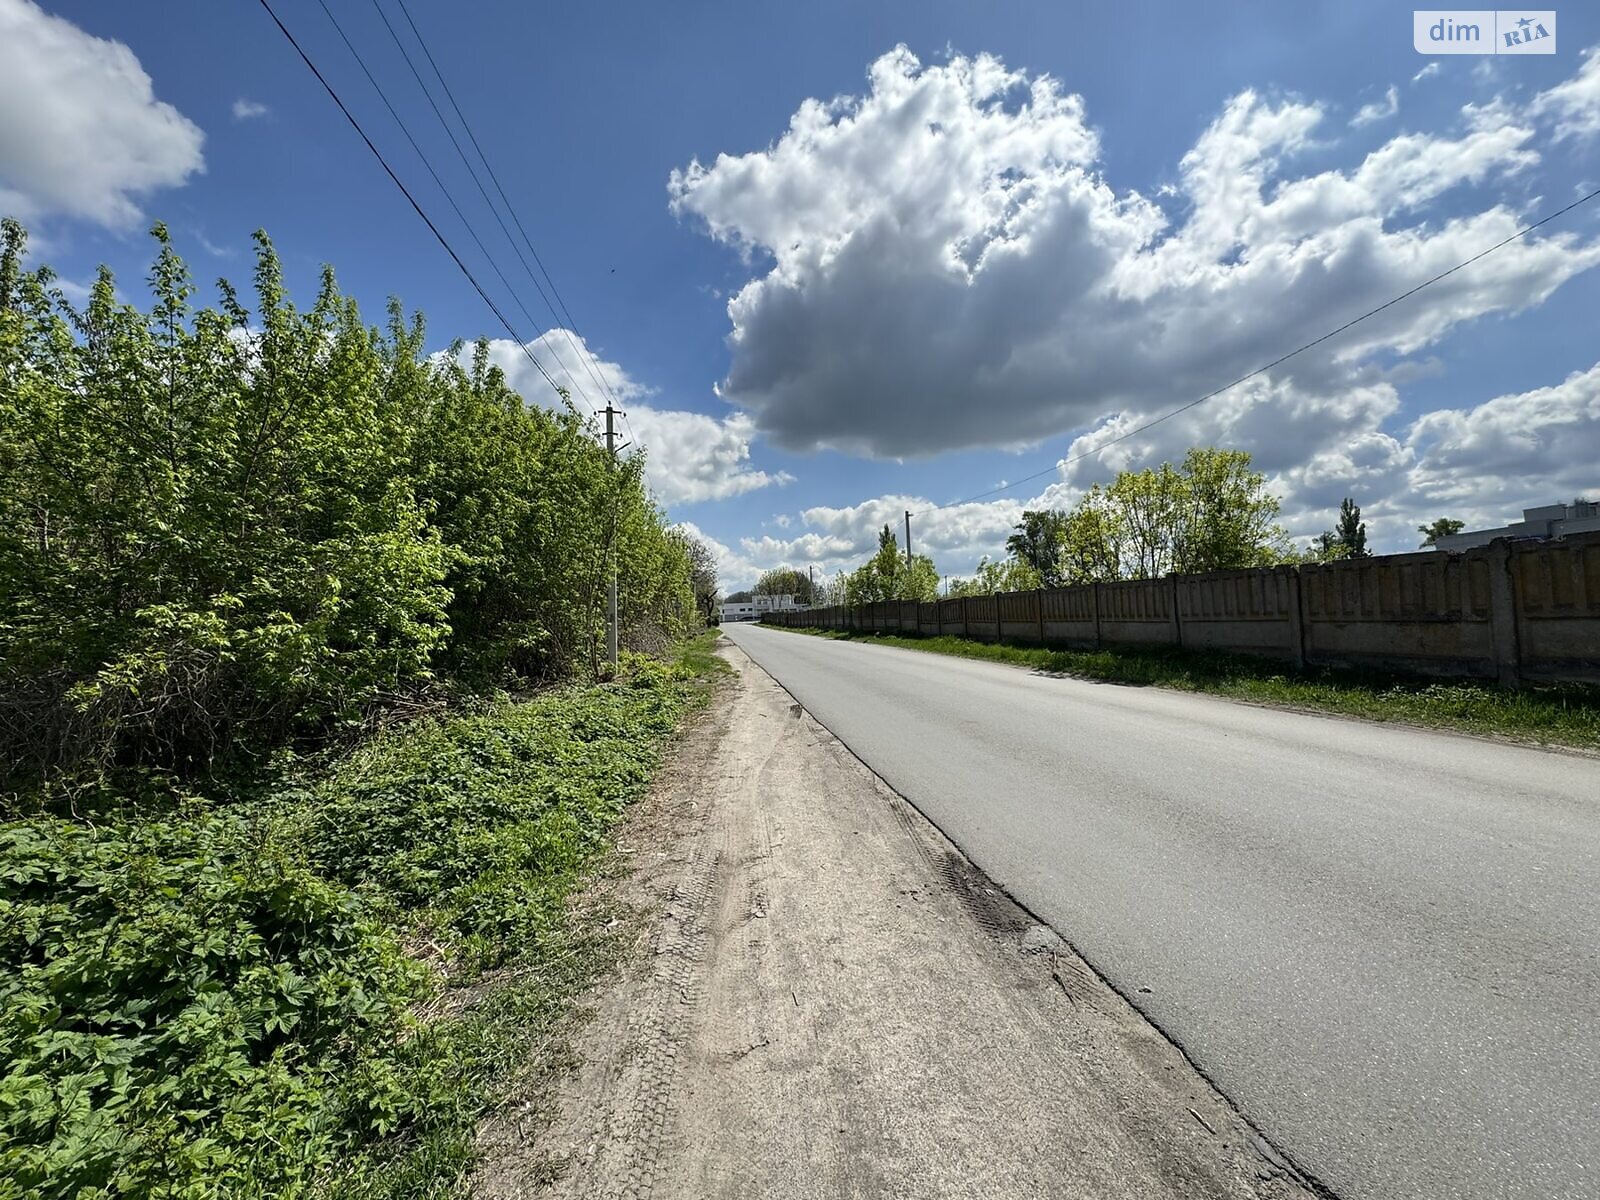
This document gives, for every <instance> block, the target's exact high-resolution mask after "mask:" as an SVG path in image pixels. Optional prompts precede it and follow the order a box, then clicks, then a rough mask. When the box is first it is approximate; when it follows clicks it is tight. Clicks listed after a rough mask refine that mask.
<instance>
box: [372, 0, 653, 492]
mask: <svg viewBox="0 0 1600 1200" xmlns="http://www.w3.org/2000/svg"><path fill="white" fill-rule="evenodd" d="M395 2H396V4H397V5H398V6H399V9H400V13H401V15H402V16H404V17H405V20H406V24H407V25H408V26H409V27H410V29H411V35H412V37H414V38H415V39H416V42H417V45H418V46H419V47H420V48H421V50H422V53H423V55H424V56H425V57H426V58H427V60H428V66H429V68H430V69H431V70H432V71H433V75H434V78H435V79H437V80H438V81H439V86H440V88H441V89H443V91H444V95H445V99H446V100H447V101H448V102H449V104H450V108H451V110H452V111H453V112H454V113H455V115H456V120H457V121H459V122H460V123H461V128H462V130H463V131H464V132H465V133H466V135H467V140H468V141H470V142H471V143H472V148H473V150H474V151H475V152H476V153H477V155H478V160H479V161H480V162H481V163H482V164H483V169H484V170H485V172H487V173H488V176H489V182H490V183H491V184H492V185H493V186H494V190H495V194H496V195H497V196H499V197H500V203H501V204H502V205H503V206H504V208H505V211H506V215H508V216H509V217H510V218H511V221H512V224H514V225H515V226H516V228H517V232H518V233H519V234H521V235H522V241H523V244H524V245H526V246H527V247H528V253H529V254H530V255H532V257H533V261H534V263H535V265H537V266H538V268H539V273H540V274H541V275H543V276H544V281H545V283H546V284H547V285H548V286H549V289H550V291H549V295H546V293H545V289H544V288H543V287H540V286H539V281H538V280H537V279H535V278H534V275H533V270H532V268H530V267H529V266H528V260H527V259H526V258H523V256H522V252H521V251H520V250H518V249H517V246H516V242H515V240H514V239H512V237H511V232H510V230H508V229H507V228H506V225H505V222H504V221H503V220H500V217H499V212H498V210H496V209H495V207H494V204H493V202H492V201H490V199H489V197H488V195H487V194H484V188H483V184H482V182H481V181H480V180H479V179H478V176H477V172H476V171H475V170H473V167H472V165H471V163H469V162H467V159H466V155H465V154H464V153H463V152H462V149H461V144H460V142H458V141H456V138H455V135H454V134H453V133H452V132H451V130H450V126H449V123H448V122H447V121H445V119H444V115H443V114H442V113H440V111H439V107H438V105H437V104H434V103H433V98H432V96H431V95H429V97H428V99H429V103H430V105H432V107H433V111H434V115H435V116H437V117H438V118H439V122H440V124H441V125H443V126H444V127H445V132H446V133H447V134H449V135H450V140H451V143H452V144H453V145H454V146H455V147H456V153H457V154H459V155H461V159H462V162H463V164H465V165H466V167H467V170H468V172H469V173H470V174H471V175H472V177H473V182H475V183H477V184H478V191H479V193H480V194H483V198H484V202H485V203H486V204H488V205H489V208H490V211H492V212H494V213H495V218H496V220H497V221H499V224H500V230H501V232H502V233H504V234H505V235H506V240H507V241H509V242H511V245H512V249H513V250H515V251H516V253H517V258H518V260H519V261H520V262H521V263H522V269H523V270H524V271H526V272H527V274H528V278H529V279H530V280H531V281H532V283H533V286H534V288H535V290H537V291H538V293H539V298H540V299H541V300H543V301H544V303H545V307H546V308H547V309H549V310H550V316H551V318H552V319H553V320H554V321H555V323H556V327H557V328H558V329H560V330H561V333H562V336H563V337H565V338H566V340H567V345H568V346H569V347H571V349H572V352H573V354H575V355H576V356H577V357H578V359H579V361H580V362H582V363H583V366H584V370H585V371H586V372H588V375H589V378H590V379H591V380H592V381H593V382H594V383H595V384H596V386H598V387H599V388H600V389H601V390H602V391H603V392H604V394H605V397H606V399H607V401H608V403H609V404H610V405H611V406H613V407H615V408H616V409H617V411H618V413H619V414H620V415H621V417H622V423H623V425H624V426H625V427H626V428H627V430H628V437H629V439H630V441H632V443H633V444H634V445H635V446H637V447H638V448H639V449H640V450H643V449H644V440H643V439H642V438H641V437H640V436H639V434H638V432H637V431H636V430H635V429H634V427H633V420H632V418H631V417H630V416H629V415H628V412H627V410H626V409H625V408H623V407H622V398H621V397H620V396H618V395H617V392H616V389H615V388H613V387H612V386H611V383H610V381H609V380H607V379H606V377H605V374H604V372H602V371H599V370H598V360H597V358H596V356H595V354H594V352H593V351H592V350H590V349H589V348H588V341H587V339H585V338H584V336H583V331H582V330H581V329H579V328H578V322H577V320H576V319H575V318H574V317H573V315H572V311H571V310H570V309H569V308H568V307H567V302H566V300H565V299H564V298H563V297H562V295H561V289H560V288H559V287H557V286H556V281H555V280H554V279H553V278H552V277H551V275H550V271H549V269H548V268H547V267H546V266H545V265H544V260H543V259H542V258H540V257H539V251H538V248H537V247H535V246H534V244H533V239H532V237H530V236H529V234H528V230H527V228H526V227H525V226H524V225H523V223H522V218H521V217H520V216H518V215H517V209H516V206H515V205H513V204H512V203H511V198H510V197H509V196H507V195H506V189H505V187H504V185H503V184H502V183H501V182H500V176H499V175H498V174H497V173H496V172H495V169H494V164H493V163H491V162H490V161H489V155H488V153H487V152H486V151H485V150H484V148H483V144H482V143H481V142H479V141H478V135H477V134H476V133H474V132H473V129H472V122H471V121H469V120H467V115H466V113H464V112H463V111H462V110H461V105H460V103H459V102H458V101H457V100H456V96H455V92H454V91H452V90H451V87H450V82H449V80H447V79H446V78H445V77H444V71H443V70H442V69H441V68H440V66H439V63H438V60H437V59H435V58H434V56H433V51H432V49H431V48H430V47H429V45H428V39H427V38H425V37H424V36H423V35H422V31H421V29H419V28H418V27H417V23H416V21H415V20H414V19H413V17H412V16H411V9H410V8H409V7H408V6H407V4H406V0H395ZM372 3H373V7H375V8H377V9H378V15H379V17H380V18H382V19H383V23H384V26H385V27H386V28H388V30H389V35H390V37H393V38H394V39H395V44H396V46H399V47H400V53H401V55H402V57H404V58H405V59H406V65H407V66H410V67H411V73H412V75H413V77H416V78H417V83H418V86H420V87H422V89H423V92H424V94H427V93H428V89H427V86H426V85H425V84H423V83H422V80H421V78H420V76H418V72H417V70H416V67H415V66H414V65H413V64H412V62H411V57H410V55H409V54H407V53H406V50H405V47H404V46H402V45H401V44H400V39H399V38H398V37H397V36H396V35H395V31H394V28H393V26H392V25H390V23H389V20H388V18H387V17H385V16H384V14H383V9H382V8H381V7H380V6H379V0H372ZM551 296H554V297H555V304H554V305H552V303H551V299H550V297H551ZM557 306H559V308H560V310H561V311H560V313H559V315H558V314H557V312H556V307H557ZM574 335H576V338H577V341H574V340H573V339H574ZM580 390H581V389H580ZM645 477H646V480H647V481H648V478H649V470H648V468H646V469H645Z"/></svg>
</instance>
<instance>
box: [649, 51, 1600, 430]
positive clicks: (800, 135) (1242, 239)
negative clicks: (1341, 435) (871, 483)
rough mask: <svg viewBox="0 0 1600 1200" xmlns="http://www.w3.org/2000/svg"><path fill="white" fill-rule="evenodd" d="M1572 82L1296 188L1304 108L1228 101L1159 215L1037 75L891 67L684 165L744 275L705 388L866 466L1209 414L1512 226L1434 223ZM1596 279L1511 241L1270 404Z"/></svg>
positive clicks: (905, 58) (1304, 373)
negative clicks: (1447, 202)
mask: <svg viewBox="0 0 1600 1200" xmlns="http://www.w3.org/2000/svg"><path fill="white" fill-rule="evenodd" d="M1593 65H1594V63H1593V56H1591V58H1590V60H1589V61H1588V62H1586V64H1585V67H1584V73H1583V75H1582V76H1580V79H1583V80H1586V79H1587V78H1588V73H1589V72H1590V71H1591V70H1592V69H1593ZM1568 87H1569V85H1563V86H1562V87H1561V88H1557V89H1554V90H1553V91H1552V92H1550V93H1546V94H1545V96H1543V97H1540V98H1539V100H1538V101H1536V102H1535V103H1534V104H1532V105H1530V106H1527V107H1525V108H1522V109H1519V108H1517V107H1516V106H1514V105H1511V104H1506V103H1500V102H1496V103H1493V104H1488V105H1483V106H1479V107H1476V108H1469V109H1467V110H1465V111H1464V112H1463V113H1462V114H1461V116H1460V118H1459V121H1458V122H1457V126H1456V127H1455V128H1453V129H1449V130H1445V131H1441V132H1435V133H1404V134H1400V135H1398V136H1396V137H1393V138H1391V139H1390V140H1388V141H1387V142H1385V143H1383V144H1382V145H1380V146H1379V147H1377V148H1376V149H1374V150H1372V151H1371V152H1370V153H1368V154H1366V155H1364V156H1362V157H1361V158H1359V159H1358V160H1356V161H1353V162H1350V163H1349V164H1348V165H1346V166H1344V167H1343V168H1339V169H1327V170H1320V171H1316V172H1313V173H1296V171H1295V170H1294V165H1295V163H1296V161H1297V159H1298V158H1299V157H1300V156H1301V155H1303V154H1304V153H1306V152H1308V151H1309V150H1311V149H1312V148H1314V147H1317V148H1319V149H1322V150H1325V149H1326V147H1324V146H1320V144H1319V143H1318V142H1317V140H1316V139H1317V136H1318V131H1319V129H1320V128H1321V127H1322V124H1323V119H1324V115H1325V113H1324V109H1323V107H1322V106H1321V105H1320V104H1318V103H1315V102H1312V101H1308V100H1303V99H1297V98H1271V97H1267V96H1263V95H1260V94H1257V93H1255V92H1252V91H1246V92H1243V93H1241V94H1240V95H1238V96H1235V97H1234V98H1233V99H1231V100H1229V101H1228V102H1227V103H1226V104H1225V105H1224V106H1223V108H1222V111H1221V112H1220V113H1219V114H1218V115H1217V117H1216V118H1215V119H1214V120H1213V121H1212V122H1211V124H1210V126H1209V127H1208V128H1207V129H1206V130H1205V132H1204V133H1203V134H1202V135H1201V136H1200V137H1199V139H1198V140H1197V141H1196V143H1195V145H1194V146H1193V147H1192V148H1191V149H1190V150H1189V152H1188V153H1187V154H1185V155H1184V156H1183V158H1182V160H1181V162H1180V163H1179V164H1178V175H1177V182H1176V184H1175V186H1174V188H1173V191H1172V194H1171V196H1170V197H1162V198H1161V202H1159V203H1158V202H1157V200H1155V199H1152V198H1149V197H1146V196H1143V195H1141V194H1139V193H1138V192H1135V191H1131V190H1118V189H1116V188H1115V187H1114V185H1113V182H1112V181H1111V180H1109V179H1108V178H1107V177H1106V174H1105V171H1104V168H1103V166H1102V161H1101V158H1100V150H1099V140H1098V136H1097V134H1096V132H1095V131H1094V130H1093V128H1092V127H1091V126H1090V124H1089V123H1088V118H1087V116H1086V113H1085V107H1084V103H1083V101H1082V100H1081V99H1080V98H1079V97H1077V96H1074V95H1071V94H1070V93H1068V92H1067V91H1066V89H1065V88H1064V87H1063V86H1062V85H1061V84H1060V83H1059V82H1058V81H1056V80H1054V79H1052V78H1050V77H1048V76H1037V77H1029V76H1027V75H1025V74H1024V73H1023V72H1020V71H1013V70H1010V69H1008V68H1007V67H1005V66H1004V64H1002V63H1001V62H1000V61H999V60H997V59H995V58H993V57H990V56H985V55H979V56H976V57H972V58H967V57H961V56H956V57H953V58H951V59H950V60H949V61H948V62H946V63H942V64H935V65H931V66H924V65H923V64H922V63H920V62H919V61H918V60H917V59H916V58H915V57H914V56H913V55H911V54H910V53H909V52H908V51H906V50H905V49H904V48H901V49H899V50H896V51H894V52H892V53H890V54H887V55H885V56H884V57H882V58H881V59H879V60H878V61H877V62H876V63H874V64H873V66H872V68H871V71H870V76H869V86H868V90H867V91H866V93H865V94H863V95H860V96H848V97H841V98H837V99H834V100H830V101H821V100H809V101H807V102H805V103H804V104H802V105H801V106H800V108H799V109H798V111H797V112H796V113H795V115H794V117H793V118H792V119H791V121H790V123H789V127H788V129H787V130H786V131H784V132H783V134H782V136H781V137H779V138H778V139H777V140H776V141H775V142H774V143H773V144H772V145H770V146H768V147H767V148H765V149H762V150H757V151H753V152H750V153H745V154H737V155H730V154H723V155H719V156H718V157H717V158H716V160H715V161H714V162H712V163H710V164H709V165H707V164H702V163H700V162H695V163H692V164H690V165H689V166H688V167H686V168H684V169H682V170H679V171H675V172H673V174H672V176H671V180H670V183H669V190H670V196H671V203H672V206H673V208H674V210H675V211H676V212H677V213H678V214H680V215H681V216H683V217H684V218H686V219H694V220H697V221H699V222H702V223H703V225H704V228H705V229H706V230H707V231H708V232H709V233H710V235H711V236H713V237H714V238H717V239H719V240H721V241H723V242H726V243H728V244H730V245H732V246H734V247H736V248H738V249H739V250H740V251H741V252H742V253H743V254H745V255H746V256H747V257H748V259H749V261H750V262H751V263H752V264H755V265H756V274H755V275H754V277H753V278H751V279H750V280H749V281H748V282H747V283H746V284H745V285H744V287H743V288H742V289H740V291H739V292H738V293H737V294H736V295H735V296H734V297H733V298H732V299H731V300H730V302H729V305H728V314H729V318H730V321H731V326H732V331H731V335H730V348H731V351H732V362H731V366H730V368H729V370H728V373H727V376H726V378H725V379H724V380H723V381H722V384H721V392H722V394H723V396H724V398H725V399H727V400H729V401H730V402H731V403H733V404H735V405H737V406H738V407H739V408H741V409H743V410H744V411H746V412H748V413H749V414H750V415H751V416H752V417H753V419H754V421H755V425H756V428H757V429H759V430H760V431H761V433H763V434H764V435H766V436H768V437H770V438H771V439H772V440H773V441H774V442H776V443H777V444H779V445H781V446H784V447H786V448H790V449H802V450H810V449H815V448H818V447H824V446H827V447H834V448H837V449H840V450H844V451H846V452H851V453H857V454H865V455H872V456H880V457H901V456H916V455H933V454H938V453H941V452H943V451H946V450H950V449H955V448H967V447H974V446H983V445H987V446H999V447H1016V446H1022V445H1026V444H1030V443H1033V442H1036V441H1038V440H1040V439H1042V438H1044V437H1047V436H1049V435H1052V434H1060V433H1063V432H1066V431H1069V430H1072V429H1085V428H1094V427H1097V426H1099V425H1100V424H1101V423H1102V422H1105V421H1107V420H1110V419H1121V418H1127V419H1129V420H1131V421H1132V423H1137V420H1136V419H1137V418H1141V417H1145V416H1148V415H1150V414H1153V413H1156V412H1159V411H1162V410H1164V409H1166V408H1169V407H1171V406H1172V405H1173V404H1174V403H1175V402H1176V401H1179V400H1182V399H1188V398H1193V397H1195V396H1199V395H1202V394H1204V393H1206V392H1208V391H1210V390H1212V389H1213V388H1215V387H1217V386H1218V385H1219V384H1221V383H1224V382H1227V381H1228V380H1230V379H1233V378H1237V377H1238V376H1241V375H1244V374H1245V373H1246V372H1248V371H1251V370H1253V369H1255V368H1257V367H1258V366H1260V365H1261V364H1262V363H1263V362H1268V361H1271V360H1272V359H1274V358H1276V357H1277V356H1279V355H1281V354H1282V353H1283V352H1284V351H1285V350H1286V349H1289V348H1292V347H1295V346H1297V345H1300V344H1302V343H1304V342H1309V341H1311V340H1312V339H1314V338H1317V337H1319V336H1320V335H1321V334H1323V333H1325V332H1326V331H1327V330H1328V329H1329V328H1330V327H1332V326H1336V325H1338V324H1339V323H1341V322H1342V321H1343V320H1346V319H1348V318H1350V317H1353V316H1355V315H1357V314H1359V313H1361V312H1363V311H1365V310H1366V309H1369V308H1374V307H1376V306H1377V305H1379V304H1381V303H1383V302H1384V301H1387V300H1389V299H1391V298H1392V297H1394V296H1396V295H1398V294H1399V293H1401V292H1404V291H1406V290H1407V289H1409V288H1411V287H1412V286H1414V285H1415V284H1416V283H1417V282H1419V281H1420V280H1423V279H1426V278H1428V277H1429V276H1430V275H1433V274H1436V273H1438V272H1440V271H1443V270H1445V269H1446V268H1448V267H1451V266H1454V265H1456V264H1457V263H1459V262H1460V261H1462V260H1463V259H1465V258H1467V257H1469V256H1470V255H1473V254H1475V253H1477V252H1478V251H1480V250H1482V249H1484V248H1485V247H1487V246H1489V245H1492V244H1493V243H1495V242H1497V241H1499V240H1500V239H1502V238H1505V237H1507V236H1508V235H1510V234H1511V233H1513V232H1515V231H1516V230H1517V229H1518V228H1519V227H1520V226H1521V224H1522V223H1523V220H1524V219H1525V214H1524V213H1522V212H1521V211H1520V208H1519V207H1518V206H1516V205H1512V204H1507V203H1491V204H1489V205H1488V206H1487V207H1475V208H1474V209H1472V210H1469V211H1467V212H1466V213H1464V214H1461V215H1455V216H1452V217H1448V218H1444V219H1441V218H1440V217H1439V216H1438V215H1437V214H1435V213H1434V212H1432V211H1431V208H1430V206H1431V205H1433V204H1434V202H1435V201H1437V200H1439V199H1440V197H1442V196H1444V195H1445V194H1446V193H1447V192H1450V191H1451V190H1453V189H1458V188H1462V187H1463V186H1465V185H1472V186H1475V187H1492V186H1494V185H1498V184H1501V183H1504V182H1507V181H1513V182H1514V181H1516V180H1517V179H1518V178H1520V177H1521V176H1522V175H1523V174H1525V173H1526V172H1527V171H1529V170H1530V169H1531V168H1532V167H1534V166H1535V165H1537V164H1538V162H1539V154H1538V151H1537V150H1536V149H1535V148H1534V138H1535V133H1536V131H1537V128H1538V126H1539V123H1540V122H1551V121H1556V120H1559V121H1562V122H1565V123H1566V126H1564V127H1572V128H1578V127H1579V125H1577V124H1575V123H1576V122H1581V120H1582V119H1583V114H1584V113H1586V112H1587V111H1588V110H1587V108H1585V107H1584V104H1585V103H1586V102H1585V100H1584V97H1585V96H1586V95H1587V93H1586V92H1583V91H1582V90H1581V88H1580V87H1579V86H1578V84H1577V83H1574V84H1571V85H1570V89H1571V90H1563V89H1564V88H1568ZM1168 206H1170V209H1171V211H1169V207H1168ZM1597 263H1600V242H1597V241H1595V240H1593V239H1592V238H1588V237H1585V236H1580V235H1578V234H1575V233H1572V232H1548V233H1545V232H1541V234H1539V235H1535V236H1532V237H1528V238H1523V239H1521V240H1519V241H1517V242H1514V243H1512V244H1510V245H1508V246H1506V247H1505V248H1504V249H1502V250H1500V251H1499V252H1498V253H1497V254H1496V255H1495V256H1494V257H1493V258H1491V259H1486V260H1484V261H1483V262H1482V263H1480V264H1478V265H1477V266H1475V267H1474V268H1473V269H1471V270H1470V271H1463V272H1460V273H1458V274H1456V275H1452V276H1450V277H1449V278H1448V279H1446V280H1444V281H1442V282H1440V283H1439V284H1437V285H1435V286H1434V287H1432V288H1430V289H1429V291H1428V292H1427V293H1425V294H1424V295H1422V296H1419V297H1417V298H1416V299H1415V300H1414V301H1412V302H1409V303H1407V304H1404V305H1399V306H1396V307H1395V308H1393V309H1390V310H1388V311H1386V312H1385V313H1383V314H1382V315H1381V316H1379V317H1376V318H1374V319H1372V320H1370V321H1368V322H1366V323H1364V324H1363V325H1361V326H1360V327H1358V328H1357V329H1355V330H1353V331H1351V333H1349V334H1346V335H1343V336H1341V338H1340V339H1339V340H1338V341H1337V342H1336V343H1333V344H1330V345H1329V346H1328V347H1327V348H1326V349H1323V350H1320V351H1318V352H1316V353H1314V354H1309V355H1306V356H1304V357H1303V358H1298V359H1296V360H1294V361H1293V362H1291V363H1289V364H1286V365H1285V366H1283V367H1280V368H1278V369H1276V370H1275V371H1274V372H1273V373H1272V375H1271V376H1270V377H1269V378H1268V379H1266V380H1263V383H1264V384H1265V385H1268V386H1271V387H1274V388H1278V389H1280V394H1282V395H1285V396H1289V397H1292V398H1293V399H1294V401H1295V403H1296V404H1303V405H1305V406H1308V411H1310V412H1311V413H1313V414H1314V413H1317V412H1322V411H1325V410H1327V409H1328V408H1329V407H1330V406H1331V405H1332V404H1333V403H1334V401H1335V400H1336V398H1338V397H1341V396H1343V395H1344V394H1345V393H1346V392H1347V391H1348V390H1349V389H1350V388H1351V387H1352V386H1366V385H1368V384H1369V383H1370V382H1371V380H1370V376H1371V374H1372V371H1373V369H1374V368H1373V366H1372V364H1373V363H1375V362H1380V361H1384V360H1385V359H1386V358H1387V357H1390V356H1393V355H1396V354H1398V355H1408V354H1413V353H1415V352H1417V351H1419V350H1422V349H1425V348H1426V347H1427V346H1429V345H1430V344H1432V343H1434V342H1436V341H1437V340H1438V339H1440V338H1441V337H1443V336H1445V335H1446V334H1447V333H1449V332H1450V331H1451V330H1452V329H1455V328H1457V327H1459V326H1460V325H1462V324H1463V323H1467V322H1471V321H1474V320H1477V319H1479V318H1482V317H1484V316H1485V315H1488V314H1494V313H1509V312H1517V311H1520V310H1522V309H1526V308H1528V307H1530V306H1533V305H1537V304H1539V303H1541V302H1542V301H1543V300H1544V299H1545V298H1546V297H1547V296H1549V294H1550V293H1551V292H1552V291H1554V290H1555V289H1556V288H1557V287H1559V286H1560V285H1561V284H1562V283H1563V282H1564V281H1565V280H1567V279H1569V278H1571V277H1572V276H1573V275H1574V274H1576V273H1578V272H1581V271H1584V270H1587V269H1589V268H1590V267H1592V266H1594V265H1596V264H1597ZM1207 411H1211V410H1210V409H1209V408H1208V410H1207ZM1286 419H1287V420H1289V421H1291V422H1292V421H1295V420H1299V419H1301V418H1300V417H1299V416H1298V415H1296V414H1290V416H1289V417H1288V418H1286ZM1205 440H1206V442H1207V443H1208V444H1209V443H1213V442H1215V441H1216V440H1217V439H1216V438H1214V437H1211V438H1206V439H1205Z"/></svg>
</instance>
